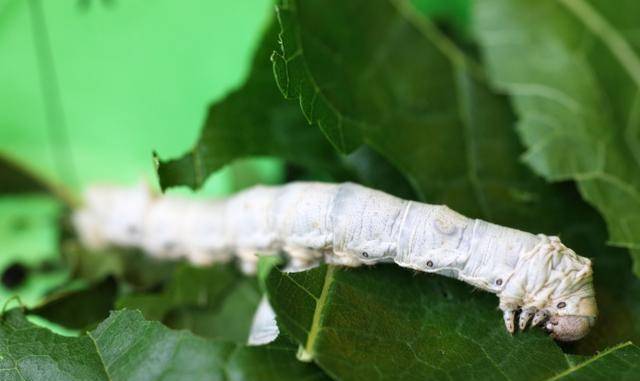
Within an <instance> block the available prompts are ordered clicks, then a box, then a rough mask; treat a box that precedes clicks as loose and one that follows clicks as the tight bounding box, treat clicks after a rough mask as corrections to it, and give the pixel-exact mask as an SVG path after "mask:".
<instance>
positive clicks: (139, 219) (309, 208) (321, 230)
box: [74, 182, 597, 341]
mask: <svg viewBox="0 0 640 381" xmlns="http://www.w3.org/2000/svg"><path fill="white" fill-rule="evenodd" d="M74 224H75V226H76V229H77V231H78V233H79V236H80V239H81V241H82V242H83V243H84V244H85V245H87V246H89V247H93V248H99V247H104V246H106V245H118V246H129V247H139V248H141V249H143V250H145V251H146V252H148V253H149V254H150V255H152V256H156V257H161V258H163V257H164V258H166V257H169V258H178V257H185V258H187V259H188V260H190V261H191V262H193V263H196V264H205V263H213V262H224V261H229V260H231V259H232V258H234V257H235V258H237V260H238V262H239V264H240V267H241V268H242V270H243V271H244V272H246V273H253V272H255V268H256V263H257V253H261V254H265V253H266V254H277V253H279V252H284V253H285V254H286V255H287V256H288V258H289V260H290V263H289V266H290V267H291V268H293V269H302V268H306V267H309V266H313V265H314V264H317V263H318V262H319V261H321V260H324V261H325V262H326V263H328V264H334V265H343V266H360V265H372V264H375V263H379V262H391V263H396V264H398V265H399V266H402V267H407V268H411V269H414V270H418V271H424V272H429V273H436V274H440V275H444V276H448V277H453V278H456V279H459V280H462V281H464V282H466V283H469V284H471V285H473V286H475V287H478V288H481V289H483V290H486V291H489V292H492V293H494V294H496V295H497V296H498V298H499V300H500V304H499V306H500V309H501V310H502V311H503V314H504V321H505V325H506V327H507V330H508V331H509V332H514V331H515V329H516V313H517V311H521V312H520V314H519V320H518V326H519V328H520V329H521V330H524V329H525V328H526V327H527V325H528V324H529V321H532V322H531V325H532V326H535V325H539V324H541V323H543V327H544V328H546V329H547V330H548V331H549V332H550V333H551V335H552V336H553V337H554V338H555V339H557V340H562V341H572V340H577V339H580V338H582V337H583V336H585V335H586V334H587V333H588V332H589V330H590V328H591V327H592V326H593V324H594V323H595V319H596V315H597V307H596V302H595V295H594V290H593V285H592V269H591V262H590V260H589V259H587V258H584V257H581V256H578V255H577V254H576V253H575V252H574V251H573V250H571V249H569V248H567V247H566V246H564V245H563V244H562V243H561V242H560V240H559V238H557V237H553V236H545V235H543V234H538V235H534V234H531V233H527V232H523V231H519V230H516V229H511V228H508V227H503V226H499V225H495V224H492V223H489V222H485V221H482V220H479V219H471V218H467V217H465V216H463V215H461V214H458V213H456V212H454V211H453V210H451V209H449V208H448V207H446V206H443V205H429V204H425V203H420V202H415V201H407V200H402V199H399V198H396V197H394V196H391V195H388V194H386V193H383V192H380V191H376V190H372V189H369V188H366V187H363V186H360V185H357V184H352V183H343V184H328V183H315V182H295V183H289V184H286V185H283V186H274V187H269V186H256V187H254V188H250V189H248V190H245V191H243V192H240V193H238V194H237V195H235V196H233V197H230V198H228V199H225V200H195V199H187V198H179V197H172V196H156V195H154V194H153V193H152V192H151V191H149V189H148V188H147V187H146V186H144V185H140V186H137V187H134V188H116V187H95V188H92V189H90V190H89V191H88V192H87V194H86V197H85V205H84V206H83V208H82V209H80V210H78V211H76V212H75V214H74Z"/></svg>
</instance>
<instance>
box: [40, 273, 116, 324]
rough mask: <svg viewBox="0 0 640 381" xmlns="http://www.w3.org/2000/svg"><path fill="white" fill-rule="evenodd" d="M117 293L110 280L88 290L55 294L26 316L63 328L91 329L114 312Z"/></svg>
mask: <svg viewBox="0 0 640 381" xmlns="http://www.w3.org/2000/svg"><path fill="white" fill-rule="evenodd" d="M117 292H118V286H117V284H116V282H115V279H114V278H112V277H109V278H106V279H104V280H103V281H102V282H100V283H97V284H94V285H90V286H88V287H87V286H85V287H82V288H80V289H76V290H72V291H64V292H57V293H56V294H54V295H52V296H49V297H48V298H47V299H46V300H45V301H44V302H42V304H40V305H39V306H37V307H35V308H32V309H29V310H28V312H29V313H30V314H35V315H38V316H41V317H43V318H45V319H47V320H48V321H51V322H53V323H56V324H60V325H62V326H64V327H65V328H72V329H88V328H93V327H95V325H96V324H97V323H99V322H100V321H102V320H104V319H105V318H106V317H107V316H109V312H110V311H111V310H113V307H114V302H115V299H116V295H117Z"/></svg>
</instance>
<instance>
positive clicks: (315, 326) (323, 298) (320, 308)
mask: <svg viewBox="0 0 640 381" xmlns="http://www.w3.org/2000/svg"><path fill="white" fill-rule="evenodd" d="M334 271H335V267H334V266H327V272H326V273H325V274H324V280H323V283H322V291H321V292H320V297H319V298H318V300H317V301H316V308H315V310H314V311H313V318H312V320H311V327H310V328H309V334H308V335H307V342H306V343H305V346H304V349H305V352H307V353H308V354H309V355H311V357H312V358H313V357H314V356H315V345H316V341H317V339H318V334H319V333H320V330H321V328H322V320H323V318H324V314H323V312H324V309H325V306H326V304H327V298H328V295H329V290H330V288H331V285H332V284H333V280H334V275H333V274H334Z"/></svg>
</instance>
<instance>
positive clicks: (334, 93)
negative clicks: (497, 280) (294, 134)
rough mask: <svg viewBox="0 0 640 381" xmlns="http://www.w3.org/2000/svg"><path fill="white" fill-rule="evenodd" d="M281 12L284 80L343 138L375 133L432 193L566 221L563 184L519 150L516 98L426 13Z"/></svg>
mask: <svg viewBox="0 0 640 381" xmlns="http://www.w3.org/2000/svg"><path fill="white" fill-rule="evenodd" d="M278 16H279V21H280V24H281V30H282V32H281V40H282V45H281V46H282V50H281V51H280V52H276V53H274V56H273V60H274V70H275V75H276V79H277V80H278V83H279V85H280V87H281V89H282V90H283V93H284V95H285V96H287V97H289V98H296V99H298V100H299V104H300V105H301V107H302V112H303V113H304V115H305V116H306V117H307V118H308V119H309V120H310V121H311V122H313V123H315V124H316V125H317V126H318V127H319V128H321V129H322V130H323V131H324V132H325V134H326V135H327V136H328V137H329V139H330V140H332V143H333V144H334V145H335V146H336V147H338V148H340V149H347V148H349V149H351V148H354V147H357V146H358V145H360V144H362V143H363V142H365V143H366V144H367V145H369V146H371V147H372V148H373V149H374V150H376V151H377V152H379V153H380V154H381V155H382V156H384V157H385V158H387V159H388V160H389V161H390V162H391V163H392V164H393V165H394V166H395V167H397V168H398V169H399V170H400V171H401V172H402V173H404V175H405V176H406V177H407V179H408V180H409V182H410V183H411V184H412V185H413V187H414V189H415V190H416V193H417V194H418V196H419V198H421V199H423V200H425V201H428V202H429V203H434V204H435V203H443V204H446V205H449V206H451V207H453V208H455V209H456V210H458V211H459V212H462V213H465V214H467V215H469V216H472V217H481V218H484V219H487V220H490V221H492V222H496V223H500V224H504V225H508V226H513V227H517V228H521V229H525V230H531V231H538V232H545V231H546V232H549V231H554V230H553V229H555V231H557V226H558V224H557V223H554V222H553V219H552V218H549V216H555V215H559V214H560V213H559V212H558V208H557V207H558V206H560V208H561V209H562V206H561V204H560V203H561V202H562V201H560V200H557V202H558V203H559V204H558V205H555V204H553V203H554V202H556V201H553V202H549V201H547V200H546V199H545V198H546V194H547V193H551V192H553V191H554V190H553V189H550V188H548V187H547V186H546V185H545V184H544V183H543V182H542V181H541V180H540V179H538V178H536V177H535V176H534V175H533V174H532V173H530V171H529V170H528V169H527V168H526V167H524V166H523V165H522V164H520V163H518V162H517V160H513V158H516V157H517V156H518V155H519V154H520V152H521V146H520V144H519V142H518V141H517V138H516V137H515V135H514V133H513V132H512V131H511V124H512V123H513V122H514V116H513V115H512V113H511V110H510V107H509V104H508V102H507V100H506V99H505V98H504V97H501V96H498V95H495V94H493V93H492V92H491V91H490V90H489V89H487V88H486V86H484V85H483V84H482V83H479V82H478V81H477V80H476V79H474V75H475V74H474V73H475V70H474V69H471V66H470V65H471V64H469V63H467V61H466V59H465V58H464V55H462V53H461V52H460V51H458V50H457V48H456V47H455V45H453V42H452V41H451V40H448V39H447V38H446V37H445V36H444V35H442V34H441V33H440V32H439V31H438V30H437V29H436V28H435V27H434V26H433V25H432V24H431V23H430V22H429V20H428V19H426V18H424V17H423V16H421V15H420V14H419V13H417V11H415V10H413V9H412V8H410V6H408V5H406V4H404V3H401V2H396V1H382V2H375V3H370V2H367V1H364V0H362V1H355V2H349V3H344V2H338V1H334V2H330V5H327V3H326V2H324V1H312V0H310V1H304V2H296V1H286V2H283V3H282V4H281V6H279V7H278ZM353 20H358V22H354V21H353ZM334 25H345V26H348V28H347V27H342V28H335V27H334ZM434 73H437V74H434ZM347 121H348V122H347ZM349 136H350V137H351V138H347V137H349ZM343 137H344V144H343ZM543 214H546V215H547V218H540V216H541V215H543ZM550 221H551V222H550Z"/></svg>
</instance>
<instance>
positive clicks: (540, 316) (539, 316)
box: [531, 310, 549, 327]
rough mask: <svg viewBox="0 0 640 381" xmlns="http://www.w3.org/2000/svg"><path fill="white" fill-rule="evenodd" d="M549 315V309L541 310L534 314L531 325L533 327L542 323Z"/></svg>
mask: <svg viewBox="0 0 640 381" xmlns="http://www.w3.org/2000/svg"><path fill="white" fill-rule="evenodd" d="M548 317H549V313H548V312H547V310H539V311H538V312H536V314H535V315H534V316H533V321H532V322H531V326H532V327H535V326H537V325H538V324H540V323H542V322H543V321H545V320H546V319H547V318H548Z"/></svg>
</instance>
